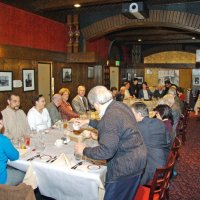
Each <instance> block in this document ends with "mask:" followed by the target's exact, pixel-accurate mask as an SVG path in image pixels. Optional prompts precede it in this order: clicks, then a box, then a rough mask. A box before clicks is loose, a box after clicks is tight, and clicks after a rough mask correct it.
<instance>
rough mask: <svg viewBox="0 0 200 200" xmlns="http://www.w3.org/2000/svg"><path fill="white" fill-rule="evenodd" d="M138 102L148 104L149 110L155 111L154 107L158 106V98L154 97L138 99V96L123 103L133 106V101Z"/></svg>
mask: <svg viewBox="0 0 200 200" xmlns="http://www.w3.org/2000/svg"><path fill="white" fill-rule="evenodd" d="M136 102H143V103H145V104H146V105H147V107H148V109H149V111H153V109H154V108H155V107H156V106H157V103H158V100H156V99H152V100H143V99H136V98H129V99H126V100H124V101H123V103H125V104H127V105H128V106H131V105H132V104H133V103H136Z"/></svg>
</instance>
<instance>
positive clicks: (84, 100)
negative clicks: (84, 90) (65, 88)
mask: <svg viewBox="0 0 200 200" xmlns="http://www.w3.org/2000/svg"><path fill="white" fill-rule="evenodd" d="M83 104H84V107H85V110H86V111H88V107H87V103H86V99H85V98H84V97H83Z"/></svg>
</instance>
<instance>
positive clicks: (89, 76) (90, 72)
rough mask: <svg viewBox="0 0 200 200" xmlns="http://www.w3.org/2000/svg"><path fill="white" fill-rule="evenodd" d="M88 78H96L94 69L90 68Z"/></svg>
mask: <svg viewBox="0 0 200 200" xmlns="http://www.w3.org/2000/svg"><path fill="white" fill-rule="evenodd" d="M88 78H94V67H88Z"/></svg>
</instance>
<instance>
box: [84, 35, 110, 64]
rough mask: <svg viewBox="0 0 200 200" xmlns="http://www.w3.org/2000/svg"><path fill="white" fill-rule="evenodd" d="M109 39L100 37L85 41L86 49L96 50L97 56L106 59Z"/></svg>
mask: <svg viewBox="0 0 200 200" xmlns="http://www.w3.org/2000/svg"><path fill="white" fill-rule="evenodd" d="M109 45H110V41H109V40H107V39H106V38H104V37H102V38H99V39H97V40H94V41H89V42H87V46H86V48H87V51H94V52H96V54H97V56H98V57H99V58H100V59H102V60H107V59H108V49H109Z"/></svg>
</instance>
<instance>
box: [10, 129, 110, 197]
mask: <svg viewBox="0 0 200 200" xmlns="http://www.w3.org/2000/svg"><path fill="white" fill-rule="evenodd" d="M70 131H71V130H65V129H49V130H46V131H43V132H39V133H36V134H32V135H31V144H30V148H29V149H27V150H24V151H23V150H20V152H21V156H20V159H19V160H16V161H12V162H11V161H9V162H8V165H10V166H12V167H14V168H17V169H19V170H22V171H24V172H27V173H28V172H29V173H30V171H31V170H30V168H31V169H32V174H31V175H30V174H29V175H30V180H29V182H30V183H31V181H32V177H33V176H34V177H35V179H36V184H37V187H38V188H39V190H40V192H41V194H42V195H45V196H48V197H51V198H54V199H56V200H64V199H68V200H74V199H76V200H79V199H80V200H95V199H97V200H98V199H103V196H104V184H105V176H106V171H107V167H106V166H105V165H100V164H92V163H91V162H90V160H76V159H75V156H74V145H75V144H76V142H74V141H69V140H66V141H67V142H66V144H63V145H61V146H59V147H58V146H56V145H55V141H56V140H57V139H61V138H62V139H63V138H66V133H67V134H69V132H70ZM67 138H68V136H67ZM38 142H39V146H38ZM83 142H84V143H85V144H86V145H87V146H90V147H92V146H96V145H98V143H97V141H94V140H92V139H86V140H84V141H83ZM63 155H64V156H63ZM64 163H65V164H64ZM73 166H75V167H73ZM25 177H26V178H27V174H26V176H25ZM28 178H29V177H28Z"/></svg>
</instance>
